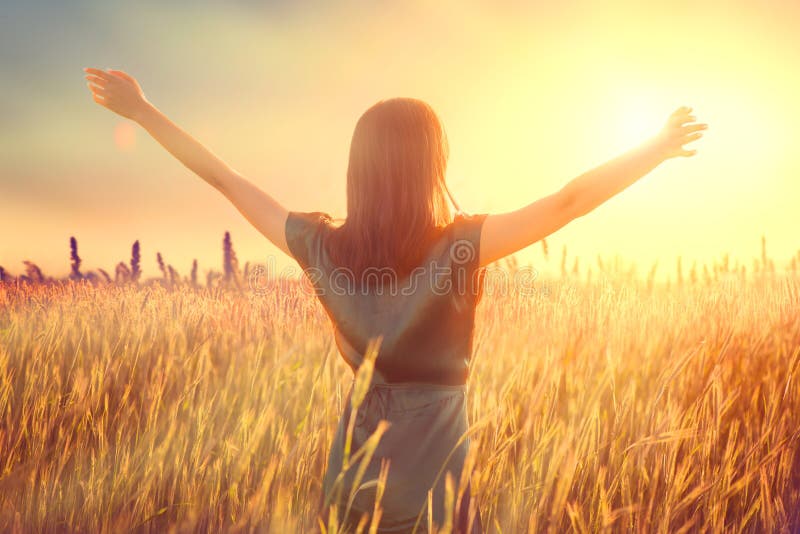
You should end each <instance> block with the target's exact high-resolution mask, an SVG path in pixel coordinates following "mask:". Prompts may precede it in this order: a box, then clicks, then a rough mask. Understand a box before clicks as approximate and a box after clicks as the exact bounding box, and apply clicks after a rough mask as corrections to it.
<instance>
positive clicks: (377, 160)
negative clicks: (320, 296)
mask: <svg viewBox="0 0 800 534" xmlns="http://www.w3.org/2000/svg"><path fill="white" fill-rule="evenodd" d="M448 153H449V148H448V144H447V136H446V134H445V132H444V129H443V128H442V125H441V123H440V122H439V118H438V117H437V116H436V113H435V112H434V111H433V109H431V107H430V106H429V105H428V104H426V103H425V102H422V101H420V100H416V99H413V98H393V99H390V100H383V101H380V102H378V103H377V104H375V105H374V106H372V107H371V108H369V109H368V110H367V111H366V112H365V113H364V114H363V115H362V116H361V118H360V119H359V120H358V123H357V124H356V127H355V131H354V132H353V139H352V141H351V143H350V160H349V164H348V167H347V218H346V219H345V221H344V223H343V224H342V225H341V226H339V227H337V228H335V229H333V231H332V232H331V234H330V236H329V240H328V244H327V249H328V254H329V255H330V257H331V259H332V260H333V262H334V263H335V264H336V265H338V266H342V267H345V268H349V269H350V270H351V271H352V273H353V274H354V275H355V276H358V277H360V276H361V275H362V274H363V273H364V271H365V270H366V269H369V268H379V269H384V268H390V269H393V270H394V272H395V273H396V274H397V276H399V277H402V276H405V275H406V274H408V273H410V272H411V271H412V270H413V269H414V268H415V267H417V266H418V265H419V264H420V262H421V261H422V260H423V259H424V256H425V253H426V252H427V249H428V247H429V245H430V243H431V242H432V241H433V240H434V239H435V238H436V237H437V235H439V233H440V232H441V231H442V229H443V227H444V226H446V225H447V224H449V223H450V222H452V214H451V212H450V207H449V205H448V203H447V197H448V195H449V194H450V193H449V191H448V189H447V185H446V183H445V172H446V169H447V158H448V155H449V154H448ZM451 199H452V197H451ZM368 278H370V279H371V278H373V277H368Z"/></svg>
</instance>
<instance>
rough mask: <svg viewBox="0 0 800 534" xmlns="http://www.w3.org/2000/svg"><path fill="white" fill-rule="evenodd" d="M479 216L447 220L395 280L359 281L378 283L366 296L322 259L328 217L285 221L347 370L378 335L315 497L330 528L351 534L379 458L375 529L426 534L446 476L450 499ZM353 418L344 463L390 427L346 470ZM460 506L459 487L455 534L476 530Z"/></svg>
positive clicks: (475, 289) (461, 448)
mask: <svg viewBox="0 0 800 534" xmlns="http://www.w3.org/2000/svg"><path fill="white" fill-rule="evenodd" d="M485 217H486V216H485V215H472V216H457V217H456V219H455V220H454V221H453V222H452V223H451V224H450V225H448V226H447V227H446V228H445V229H444V231H443V232H442V233H441V235H440V236H439V238H438V239H437V240H436V241H435V242H434V243H433V245H432V246H431V247H430V249H429V251H428V254H427V255H426V258H425V261H424V262H423V263H422V265H420V267H419V268H418V269H416V270H415V271H413V272H412V273H411V274H410V275H408V276H406V277H404V278H402V279H400V278H398V277H394V276H393V274H392V272H391V271H390V270H384V271H378V270H375V271H372V272H371V273H368V274H366V276H376V277H379V278H378V280H381V281H383V283H382V284H377V285H375V286H374V289H372V290H369V291H367V290H364V289H362V287H366V286H360V285H359V284H358V282H359V280H356V279H355V277H354V276H353V275H352V274H350V273H349V271H347V270H345V269H340V268H337V267H336V266H335V265H333V264H332V262H331V260H330V258H329V256H328V254H327V252H326V250H325V237H326V235H328V233H329V232H330V231H331V230H332V226H331V222H332V221H331V218H330V216H328V215H327V214H325V213H320V212H313V213H298V212H290V213H289V217H288V219H287V221H286V241H287V243H288V246H289V250H290V251H291V252H292V255H293V256H294V257H295V259H296V260H297V261H298V262H299V263H300V265H301V266H302V267H303V269H304V270H305V271H306V273H307V274H308V277H309V279H310V281H311V282H312V284H313V287H314V289H315V291H316V294H317V296H318V297H319V299H320V302H321V303H322V305H323V307H324V308H325V311H326V312H327V313H328V316H329V317H330V319H331V321H332V322H333V326H334V330H335V334H336V342H337V345H338V346H339V350H340V352H341V354H342V356H343V357H344V359H345V361H346V362H347V363H348V364H349V365H350V367H351V368H353V369H354V370H355V369H357V368H358V366H359V365H360V363H361V361H362V359H363V354H364V353H365V352H366V348H367V344H368V342H369V341H370V339H372V338H374V337H377V336H382V340H381V344H380V346H379V349H378V355H377V359H376V360H375V371H374V373H373V377H372V383H371V384H370V387H369V390H368V391H367V394H366V396H365V397H364V400H363V402H362V404H361V406H360V407H359V409H358V411H357V412H356V413H355V414H354V413H352V407H351V403H350V396H351V394H352V385H351V388H350V393H348V397H347V403H346V404H345V409H344V412H343V413H342V416H341V418H340V420H339V425H338V428H337V430H336V434H335V436H334V439H333V443H332V444H331V450H330V453H329V455H328V465H327V469H326V472H325V477H324V479H323V484H322V486H323V487H322V495H321V505H322V506H321V510H320V513H321V517H323V518H325V520H327V518H328V505H330V504H336V505H337V510H338V513H339V522H340V525H341V524H345V525H349V526H350V527H352V526H353V525H355V524H356V523H357V522H358V520H359V519H360V517H361V516H362V514H370V512H372V510H373V508H374V504H375V498H376V488H375V485H374V484H370V483H369V481H374V480H377V479H378V477H379V475H380V472H381V463H382V462H384V461H388V462H389V472H388V478H387V482H386V488H385V491H384V494H383V497H382V499H381V503H380V505H381V509H382V515H381V518H380V524H379V528H378V532H394V533H397V532H412V531H415V532H426V531H427V529H426V525H427V503H428V492H429V491H430V492H431V503H432V506H431V516H432V518H433V521H434V522H435V523H437V524H438V525H439V526H441V525H442V523H443V521H444V518H445V508H444V503H445V479H446V473H447V472H450V474H451V475H452V477H453V480H454V481H455V486H456V490H457V491H458V487H459V481H460V480H461V474H462V471H463V467H464V461H465V458H466V456H467V452H468V450H469V445H470V436H469V434H468V430H469V424H468V421H467V410H466V398H467V386H466V385H465V383H466V380H467V375H468V372H469V362H470V357H471V351H472V333H473V327H474V318H475V305H476V304H477V303H478V301H479V299H480V295H481V287H482V282H483V281H482V279H481V272H482V271H481V270H480V269H478V252H479V246H480V230H481V224H482V223H483V220H484V219H485ZM352 417H354V418H355V420H354V421H352V435H351V449H350V450H351V451H352V452H351V454H353V455H355V454H356V453H357V451H359V450H361V449H362V447H363V446H364V445H365V444H366V443H367V440H368V439H369V438H370V436H372V435H373V433H374V432H375V430H376V428H377V427H378V424H379V423H380V422H381V421H387V422H388V423H389V427H388V429H387V430H386V432H385V433H384V434H383V436H381V438H380V440H379V442H378V444H377V447H376V448H375V450H374V452H373V454H372V455H371V456H370V455H366V456H365V458H362V459H361V460H359V461H358V462H356V463H355V464H352V465H350V466H347V465H345V462H344V449H345V443H346V441H347V438H346V436H347V431H348V428H351V424H350V420H351V418H352ZM359 470H363V472H361V473H360V476H359ZM359 479H360V483H359V484H358V485H356V481H357V480H359ZM467 480H468V479H467ZM365 483H366V484H365ZM462 489H464V488H462ZM470 500H471V499H470V488H469V487H467V488H465V491H464V493H463V494H462V497H461V499H459V500H458V502H457V504H456V509H455V510H454V511H453V520H454V526H455V527H456V528H457V529H458V531H460V532H464V533H471V534H475V533H480V532H482V525H481V520H480V515H479V514H478V513H477V509H474V503H473V504H472V505H471V504H470ZM471 506H472V507H473V509H474V510H473V513H472V518H471V519H470V514H469V509H470V507H471ZM346 512H347V513H346ZM415 527H416V529H415Z"/></svg>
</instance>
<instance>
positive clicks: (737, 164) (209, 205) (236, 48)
mask: <svg viewBox="0 0 800 534" xmlns="http://www.w3.org/2000/svg"><path fill="white" fill-rule="evenodd" d="M798 20H800V3H798V2H792V1H784V2H778V1H772V2H750V3H734V2H719V3H712V2H704V3H702V5H701V3H696V2H676V1H670V2H664V3H662V4H657V3H655V2H653V3H646V5H645V3H640V2H630V3H625V2H597V3H587V2H535V3H534V2H531V3H526V4H523V3H518V2H492V3H488V2H486V3H466V2H427V3H422V2H358V3H333V2H317V3H310V2H286V3H282V2H263V3H262V2H256V1H248V2H245V1H239V2H222V1H219V2H211V1H206V2H168V3H167V2H158V3H155V2H154V3H148V2H136V3H135V4H134V3H125V4H123V3H121V2H120V3H118V5H115V3H114V2H100V1H75V0H71V1H70V2H62V1H52V2H37V1H25V2H11V3H10V4H9V3H8V2H7V1H6V2H4V3H3V4H2V7H0V73H2V74H0V95H2V99H0V126H1V127H0V265H2V266H3V267H5V268H6V269H7V270H9V271H11V272H12V273H19V272H21V271H22V269H23V265H22V260H25V259H30V260H33V261H35V262H36V263H38V264H39V265H40V266H41V267H43V269H44V270H45V272H46V273H48V274H55V275H63V274H65V273H66V272H67V271H68V269H69V263H68V262H69V259H68V253H69V248H68V240H69V236H71V235H74V236H75V237H77V238H78V242H79V246H80V254H81V256H82V258H83V261H84V263H83V265H84V267H85V268H86V269H93V268H96V267H102V268H105V269H108V270H113V267H114V265H115V264H116V263H117V262H118V261H120V260H126V261H127V260H128V259H129V256H130V245H131V243H132V242H133V241H134V240H135V239H139V240H141V243H142V251H143V255H144V269H145V276H155V275H156V274H157V271H156V266H155V254H156V251H160V252H161V253H162V254H163V255H164V257H165V259H166V261H167V262H168V263H171V264H173V265H174V266H175V267H176V268H177V269H178V270H179V271H180V272H181V273H184V274H185V273H187V272H188V269H189V266H190V264H191V260H192V258H197V259H198V260H199V262H200V268H201V271H205V269H207V268H210V267H214V268H219V267H220V263H221V241H222V235H223V233H224V231H225V230H230V231H231V233H232V235H233V241H234V245H235V247H236V249H237V253H238V256H239V258H240V259H241V260H242V261H244V260H252V261H266V260H267V258H268V256H269V255H277V256H278V261H277V264H278V265H279V266H280V265H286V264H287V263H288V260H287V259H286V258H285V257H283V256H281V253H280V252H278V251H277V250H276V249H275V248H274V247H272V246H271V245H270V244H269V243H268V242H267V241H266V240H265V239H264V238H263V237H261V236H260V235H259V234H258V233H257V232H256V231H255V230H253V229H251V228H250V227H249V226H248V224H247V222H246V221H245V220H244V219H243V218H242V217H241V216H240V215H239V213H238V212H237V211H236V210H235V208H233V207H232V206H230V205H228V204H227V201H226V200H225V199H224V198H223V197H222V196H221V195H220V194H219V193H217V192H216V191H215V190H214V189H213V188H211V187H210V186H208V185H207V184H205V183H204V182H203V181H202V180H200V179H199V178H197V177H195V176H193V175H192V174H191V173H190V172H189V171H188V170H186V169H185V168H183V167H182V166H181V165H180V164H179V163H178V162H176V161H174V160H172V159H171V157H170V156H169V155H168V154H167V153H166V152H164V151H163V149H161V148H160V147H159V146H158V145H157V144H156V143H155V142H154V141H152V140H151V139H150V138H148V137H147V136H146V134H145V133H144V131H143V130H141V129H138V127H137V128H133V127H131V126H130V124H129V123H127V122H126V121H122V120H120V119H119V118H117V117H116V116H114V115H113V114H111V113H110V112H108V111H107V110H105V109H103V108H101V107H99V106H98V105H96V104H95V103H94V102H93V101H92V100H91V98H90V95H89V93H88V91H87V89H86V86H85V81H84V79H83V72H82V71H81V69H82V67H84V66H96V67H112V68H119V69H123V70H126V71H128V72H130V73H131V74H133V75H134V76H136V77H137V78H138V79H139V81H140V83H141V84H142V86H143V88H144V90H145V93H146V94H147V96H148V98H149V99H150V100H151V101H152V102H153V103H155V104H156V105H157V106H158V107H159V108H161V109H162V110H163V111H164V112H166V113H167V114H168V115H170V116H171V117H172V118H173V120H175V121H176V122H177V123H178V124H180V125H181V126H183V127H184V128H185V129H187V130H188V131H190V132H192V133H193V134H195V135H196V136H197V137H198V138H199V139H200V140H201V141H203V142H204V143H206V144H207V145H208V146H209V147H211V148H212V149H213V150H214V151H215V152H217V153H218V154H219V155H221V156H222V157H224V158H225V159H226V160H227V161H228V162H229V163H230V164H231V165H232V166H233V167H235V168H236V169H238V170H239V171H241V172H243V173H244V174H246V175H247V176H248V177H250V178H251V179H253V180H254V181H256V182H257V183H258V184H259V186H261V187H263V188H264V189H266V190H267V191H269V192H270V193H272V194H273V195H274V196H275V197H276V198H277V199H278V200H279V201H281V202H283V203H284V204H285V205H286V206H287V207H288V208H289V209H293V210H303V211H311V210H321V211H327V212H329V213H331V214H333V215H334V216H344V214H345V213H344V191H345V189H344V186H345V170H346V165H347V151H348V146H349V142H350V136H351V134H352V130H353V127H354V126H355V123H356V121H357V119H358V117H359V116H360V114H361V113H362V112H363V111H364V110H366V109H367V108H368V107H369V106H370V105H372V104H373V103H374V102H376V101H377V100H379V99H382V98H389V97H393V96H413V97H417V98H422V99H423V100H426V101H428V102H430V103H431V105H432V106H433V107H434V108H435V109H436V110H437V112H438V113H439V114H440V116H441V118H442V120H443V122H444V124H445V128H446V129H447V132H448V136H449V138H450V143H451V153H452V155H451V162H450V171H449V181H450V184H451V188H452V190H453V192H454V194H455V195H456V197H457V198H458V199H459V201H460V203H461V204H462V206H463V207H464V208H465V209H466V210H467V211H471V212H495V211H503V210H507V209H514V208H517V207H520V206H521V205H523V204H526V203H528V202H531V201H533V200H535V199H536V198H537V197H539V196H541V195H545V194H548V193H550V192H552V191H554V190H556V189H557V188H559V187H561V185H563V184H564V183H565V182H566V181H567V180H569V179H571V178H573V177H574V176H576V175H578V174H580V173H581V172H583V171H585V170H588V169H590V168H591V167H592V166H595V165H597V164H600V163H602V162H603V161H605V160H607V159H610V158H611V157H613V156H615V155H617V154H619V153H620V152H622V151H624V150H625V149H627V148H630V147H632V146H634V145H635V144H636V143H637V142H638V141H639V140H641V139H644V137H645V136H646V135H648V134H650V133H654V132H655V131H656V130H657V129H658V128H659V127H660V126H661V123H662V122H663V120H664V119H665V118H666V116H667V115H668V114H669V113H670V112H671V111H672V110H673V109H674V108H676V107H678V106H680V105H683V104H686V105H690V106H693V107H694V108H695V110H696V113H697V115H698V118H699V119H700V120H702V121H705V122H708V123H709V124H710V129H709V131H708V132H707V134H706V137H705V138H704V139H703V140H702V141H701V143H700V144H699V145H698V147H697V148H699V154H698V155H697V156H696V157H695V158H691V159H679V160H671V161H668V162H667V163H665V164H664V165H663V166H662V167H660V168H659V169H657V170H656V171H655V172H653V173H652V174H651V175H650V176H648V177H646V178H645V179H644V180H643V181H642V182H640V183H637V184H635V185H634V186H633V187H632V188H631V189H630V190H628V191H626V192H624V193H623V194H622V195H620V196H619V197H617V198H615V199H613V200H612V201H610V202H609V203H608V204H607V205H605V206H602V207H600V208H599V209H598V210H596V211H595V212H593V213H591V214H589V215H588V216H586V217H584V218H582V219H579V220H577V221H575V222H573V223H571V224H570V225H569V226H568V227H567V228H565V229H564V230H562V231H561V232H559V233H558V234H556V235H554V236H552V237H551V238H550V239H549V240H548V241H549V244H550V249H551V255H552V256H555V258H551V262H552V263H553V264H554V265H557V264H558V256H559V255H560V251H561V247H562V245H566V246H567V247H568V250H569V253H570V255H574V254H577V255H580V256H582V257H583V259H582V261H583V263H584V264H585V263H586V262H591V263H594V262H595V257H596V255H597V254H598V253H600V254H602V255H603V256H607V257H611V256H613V255H614V254H618V255H619V256H620V257H621V258H622V260H623V261H634V260H635V261H637V262H638V263H640V264H641V266H640V270H642V271H647V269H648V268H649V263H650V262H652V261H653V260H654V259H656V258H660V259H661V263H662V264H666V265H668V266H669V267H666V268H668V269H671V266H672V265H673V264H674V259H675V257H676V256H677V255H682V256H683V257H684V264H685V265H688V264H690V262H691V259H693V258H697V259H700V260H708V259H711V258H718V257H720V256H721V255H722V254H724V253H726V252H727V253H731V254H732V255H733V256H734V257H739V258H743V259H746V261H747V265H748V268H749V266H750V264H751V263H750V262H751V260H750V258H751V257H753V256H755V255H758V254H759V253H760V237H761V235H762V234H766V235H767V239H768V246H769V250H770V254H771V255H773V256H774V257H775V258H776V260H778V261H779V263H780V262H781V261H783V260H785V259H786V258H788V257H790V256H791V255H792V254H793V253H794V252H795V251H797V250H798V248H800V235H798V232H797V228H798V222H800V216H799V215H798V208H797V206H798V205H800V150H799V149H798V148H797V140H798V131H800V99H798V95H800V68H798V66H800V32H797V31H796V25H797V21H798ZM540 250H541V248H540V247H539V246H538V245H536V246H534V247H532V248H531V249H530V251H529V252H528V253H527V254H522V255H521V256H520V260H521V261H523V262H527V261H533V262H534V264H537V263H538V262H540V261H541V259H542V258H541V253H540Z"/></svg>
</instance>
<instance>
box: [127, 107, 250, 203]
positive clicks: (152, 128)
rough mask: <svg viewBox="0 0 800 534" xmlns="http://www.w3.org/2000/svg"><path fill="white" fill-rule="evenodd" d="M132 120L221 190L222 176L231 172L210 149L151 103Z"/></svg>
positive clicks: (222, 189)
mask: <svg viewBox="0 0 800 534" xmlns="http://www.w3.org/2000/svg"><path fill="white" fill-rule="evenodd" d="M135 120H136V122H138V123H139V124H140V125H141V126H142V127H143V128H144V129H145V130H147V132H148V133H149V134H150V135H151V136H152V137H153V139H155V140H156V141H158V142H159V144H161V146H163V147H164V148H165V149H166V150H167V151H168V152H169V153H170V154H172V155H173V156H175V158H176V159H178V160H179V161H180V162H181V163H183V164H184V165H185V166H186V167H187V168H188V169H189V170H191V171H192V172H194V173H195V174H197V175H198V176H200V177H201V178H202V179H203V180H205V181H206V182H208V183H209V184H211V185H212V186H214V187H215V188H217V189H219V190H221V191H223V192H224V187H223V186H224V185H225V184H224V177H225V176H230V175H232V174H233V173H234V171H233V170H232V169H231V168H230V167H228V165H227V164H226V163H225V162H224V161H222V160H221V159H220V158H218V157H217V156H216V155H215V154H214V153H213V152H211V151H210V150H209V149H207V148H206V147H204V146H203V145H202V144H201V143H200V142H199V141H197V140H196V139H195V138H193V137H192V136H191V135H190V134H189V133H187V132H186V131H184V130H183V129H181V128H180V127H179V126H178V125H177V124H175V123H174V122H172V121H171V120H170V119H169V117H167V116H166V115H164V114H163V113H162V112H161V111H159V110H158V108H156V107H155V106H153V105H152V104H150V103H146V104H145V105H143V106H142V109H141V111H140V112H139V114H138V115H137V116H136V117H135Z"/></svg>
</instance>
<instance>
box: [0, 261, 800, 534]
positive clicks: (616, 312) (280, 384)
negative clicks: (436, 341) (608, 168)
mask: <svg viewBox="0 0 800 534" xmlns="http://www.w3.org/2000/svg"><path fill="white" fill-rule="evenodd" d="M265 289H266V290H265ZM798 302H800V275H798V272H797V271H786V272H782V273H775V272H774V271H768V270H767V269H764V270H763V272H760V273H744V272H737V271H732V270H731V271H722V270H720V271H719V272H717V269H715V270H714V274H713V276H708V277H706V278H705V279H702V278H701V277H696V276H692V277H691V278H688V277H687V278H686V279H680V280H677V281H673V282H672V283H670V284H669V285H667V284H665V283H663V282H655V281H654V280H652V279H645V280H641V279H639V278H637V277H635V276H633V275H630V274H626V273H621V272H613V271H612V270H611V269H606V271H605V272H602V271H600V270H597V271H596V272H595V275H594V277H592V278H591V279H588V278H587V277H586V276H582V277H579V276H573V275H571V274H570V273H568V272H565V273H564V275H563V276H562V277H561V278H556V279H552V280H544V281H540V282H539V286H538V289H537V290H536V291H534V292H532V293H530V292H529V293H527V294H524V295H523V294H520V293H518V292H513V291H512V292H490V293H488V294H486V295H485V296H484V298H483V301H482V302H481V304H480V306H479V308H478V317H477V323H476V332H475V356H474V364H473V368H472V372H471V378H470V389H469V398H468V402H469V403H470V404H469V406H470V421H471V423H472V431H473V437H472V446H473V448H474V451H473V452H474V458H475V462H476V463H475V471H474V474H473V478H472V481H471V482H472V488H473V492H474V493H475V495H476V498H477V500H478V502H479V505H480V509H481V515H482V518H483V523H484V526H485V527H486V529H487V531H489V532H511V533H516V532H604V531H609V532H797V531H798V529H800V390H799V389H798V386H800V370H798V367H800V365H798V363H800V305H798ZM351 384H352V373H351V372H350V371H349V369H348V368H347V367H346V366H345V364H344V363H343V361H341V359H340V357H338V355H337V353H336V350H335V345H334V344H333V337H332V333H331V330H330V328H329V325H328V319H327V317H326V316H325V314H324V311H323V310H322V308H321V307H320V305H319V304H318V303H317V302H316V301H315V300H314V299H313V297H312V296H311V295H310V294H309V293H308V291H307V290H305V289H304V288H303V285H302V284H299V283H297V282H296V281H290V280H273V281H270V282H269V284H268V286H265V287H262V288H261V290H260V291H252V290H249V289H246V288H241V287H240V288H238V289H236V288H229V289H225V288H223V287H211V288H198V287H191V286H189V285H188V284H175V285H169V286H167V287H162V285H159V284H151V285H146V286H144V285H138V284H133V283H123V284H112V283H107V284H103V283H90V282H88V281H86V280H80V281H63V282H57V283H38V284H37V283H23V282H20V281H15V282H7V283H0V417H1V418H2V419H1V421H2V422H0V530H2V531H4V532H5V531H10V532H28V531H42V532H63V531H76V532H126V531H135V532H195V531H228V532H251V531H259V532H261V531H267V532H307V531H311V530H313V529H314V528H315V527H316V525H317V523H316V511H317V509H316V507H317V504H318V500H319V492H320V485H321V478H322V475H323V472H324V469H325V463H326V458H327V452H328V447H329V445H330V443H331V440H332V437H333V432H334V430H335V425H336V422H337V420H338V418H339V416H340V414H341V413H342V410H343V409H345V408H346V407H345V406H343V403H344V399H345V396H346V393H347V391H348V389H349V387H350V385H351ZM335 530H336V529H335V528H332V529H331V531H335Z"/></svg>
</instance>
